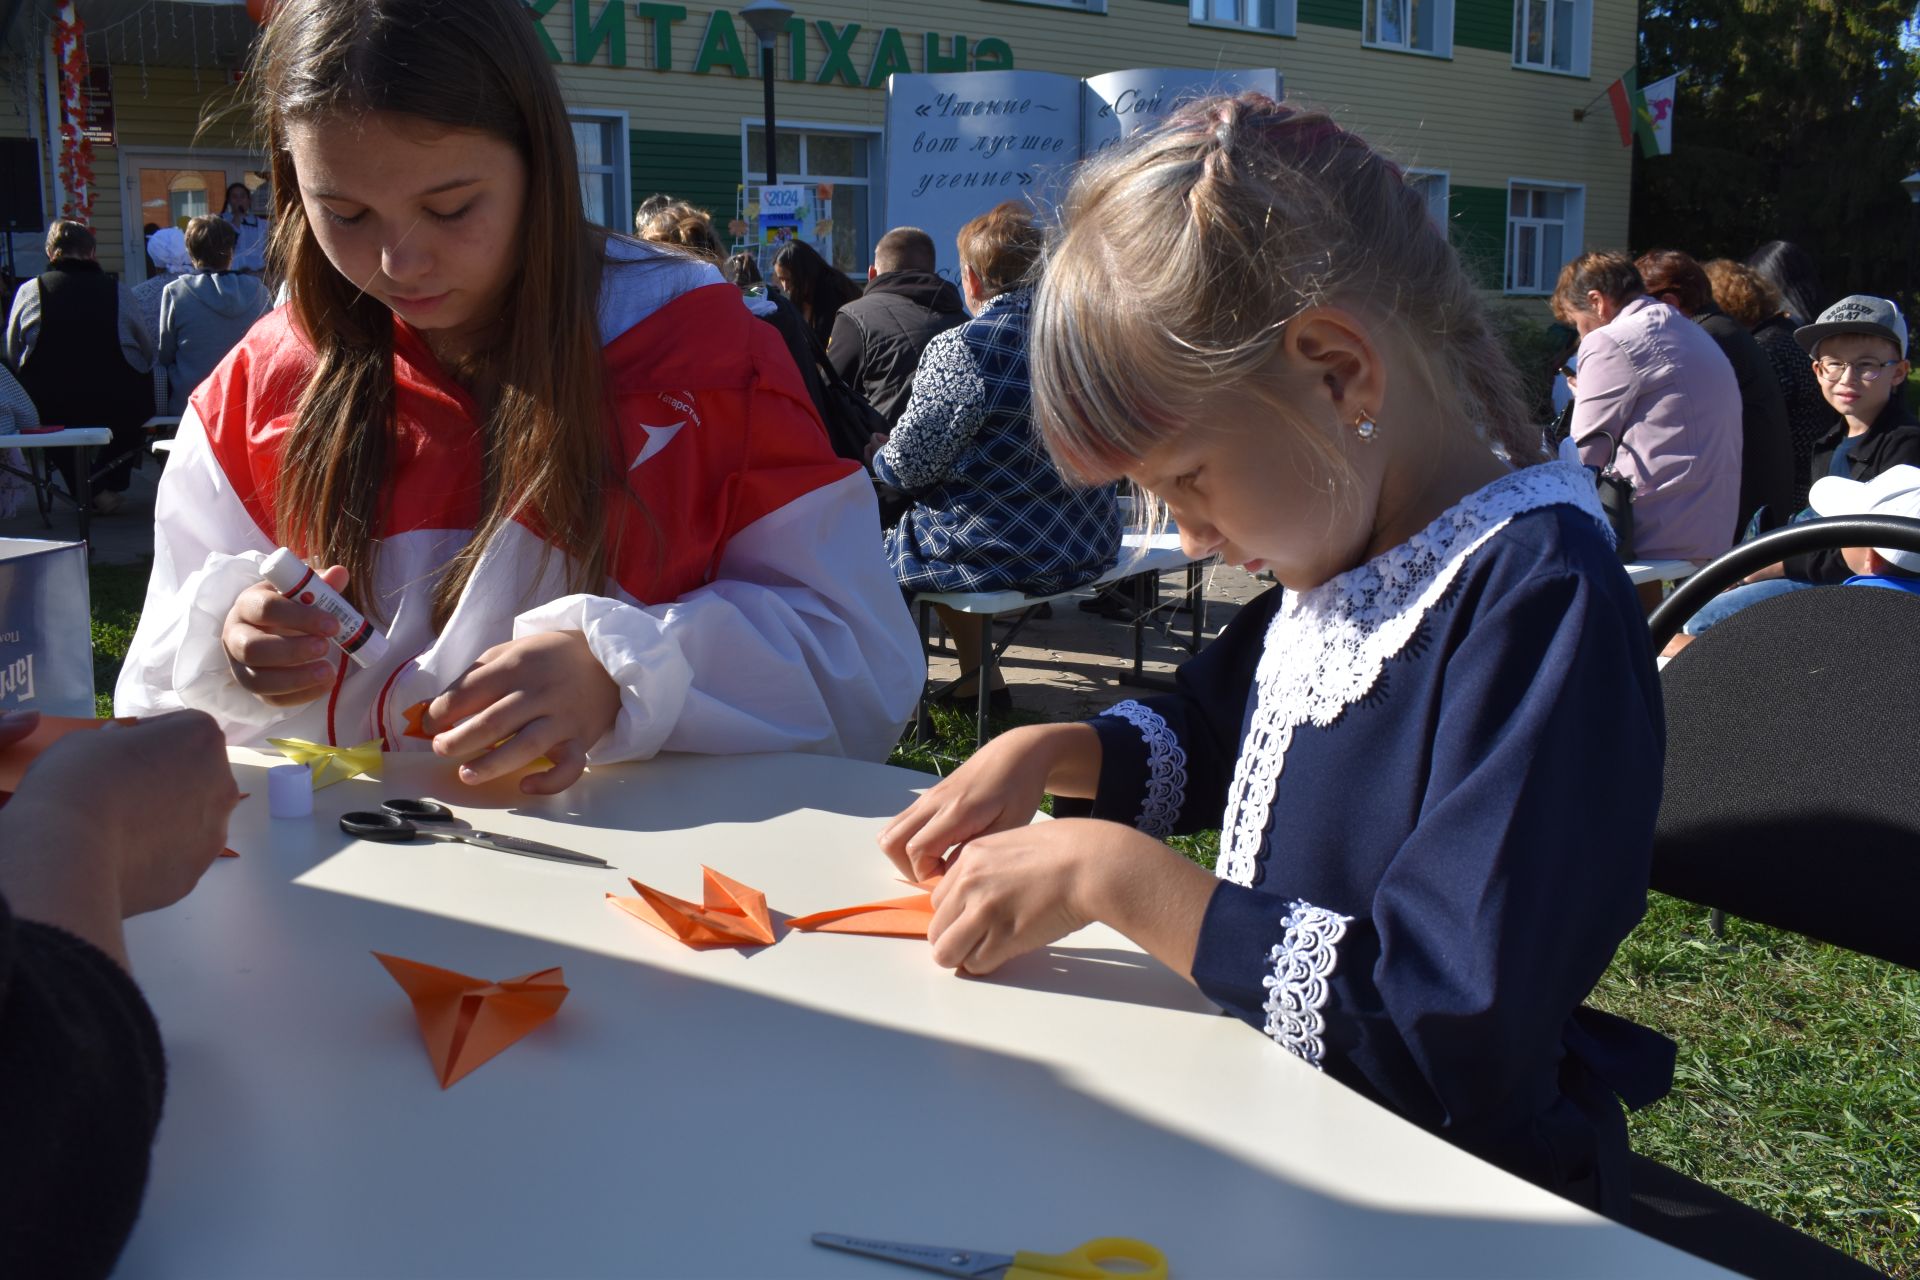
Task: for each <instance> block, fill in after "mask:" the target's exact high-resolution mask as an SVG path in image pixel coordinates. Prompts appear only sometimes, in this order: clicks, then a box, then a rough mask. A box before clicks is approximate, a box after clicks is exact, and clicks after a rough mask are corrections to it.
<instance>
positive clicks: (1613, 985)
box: [1593, 896, 1920, 1277]
mask: <svg viewBox="0 0 1920 1280" xmlns="http://www.w3.org/2000/svg"><path fill="white" fill-rule="evenodd" d="M1593 1003H1594V1004H1596V1005H1598V1006H1599V1007H1601V1008H1603V1009H1607V1010H1609V1011H1611V1012H1613V1013H1617V1014H1620V1015H1621V1016H1623V1017H1627V1018H1632V1019H1633V1020H1634V1021H1636V1022H1641V1023H1644V1024H1646V1025H1648V1026H1651V1027H1657V1028H1659V1029H1660V1030H1661V1031H1664V1032H1665V1033H1666V1034H1668V1035H1670V1036H1672V1037H1673V1038H1674V1039H1675V1040H1676V1041H1678V1042H1679V1045H1680V1061H1679V1065H1678V1067H1677V1069H1676V1071H1675V1080H1674V1088H1673V1092H1672V1094H1670V1095H1669V1096H1668V1097H1666V1098H1665V1099H1663V1100H1662V1101H1660V1102H1657V1103H1655V1104H1654V1105H1653V1106H1651V1107H1649V1108H1647V1109H1646V1110H1645V1111H1643V1112H1640V1113H1638V1114H1636V1115H1633V1116H1631V1117H1630V1118H1629V1122H1628V1123H1629V1127H1630V1129H1631V1132H1632V1135H1633V1143H1634V1146H1635V1148H1636V1149H1638V1150H1640V1151H1642V1152H1644V1153H1645V1154H1647V1155H1650V1156H1652V1157H1654V1158H1655V1159H1657V1160H1660V1161H1663V1162H1664V1163H1666V1164H1669V1165H1671V1166H1673V1167H1674V1168H1676V1169H1678V1170H1680V1171H1681V1172H1683V1173H1685V1174H1687V1175H1689V1176H1691V1177H1694V1178H1698V1179H1700V1180H1701V1181H1702V1182H1706V1183H1709V1184H1711V1185H1712V1186H1715V1187H1718V1188H1719V1189H1720V1190H1722V1191H1724V1192H1726V1193H1727V1194H1728V1195H1730V1196H1733V1197H1734V1198H1735V1199H1737V1200H1741V1201H1744V1202H1745V1203H1747V1204H1750V1205H1752V1206H1753V1207H1754V1208H1756V1209H1760V1210H1763V1211H1764V1212H1766V1213H1770V1214H1772V1215H1773V1216H1774V1217H1776V1218H1779V1219H1781V1220H1782V1221H1785V1222H1789V1223H1791V1224H1793V1225H1794V1226H1796V1227H1798V1228H1800V1229H1801V1230H1803V1231H1805V1232H1807V1233H1808V1234H1810V1235H1814V1236H1817V1237H1819V1238H1820V1239H1822V1240H1824V1241H1826V1242H1827V1243H1828V1244H1831V1245H1833V1246H1834V1247H1835V1248H1838V1249H1841V1250H1843V1251H1845V1252H1847V1253H1850V1254H1852V1255H1853V1256H1855V1257H1857V1258H1860V1259H1861V1260H1863V1261H1865V1262H1868V1263H1870V1264H1872V1265H1873V1266H1876V1267H1879V1268H1880V1269H1881V1270H1883V1271H1886V1272H1888V1273H1890V1274H1892V1275H1895V1276H1902V1277H1913V1276H1920V974H1916V973H1914V972H1913V971H1911V970H1908V969H1902V968H1900V967H1899V966H1897V965H1891V964H1883V963H1881V962H1879V961H1875V960H1869V959H1867V958H1865V957H1863V956H1860V955H1857V954H1855V953H1853V952H1850V951H1843V950H1840V949H1838V948H1835V947H1828V946H1824V945H1821V944H1818V943H1814V942H1809V941H1807V940H1806V939H1804V938H1801V937H1798V936H1796V935H1793V934H1787V933H1781V932H1779V931H1777V930H1774V929H1768V928H1765V927H1763V926H1760V925H1756V924H1750V923H1747V922H1745V921H1740V920H1729V921H1728V922H1727V928H1726V935H1725V937H1724V938H1715V937H1713V936H1712V935H1711V934H1710V933H1709V932H1708V930H1707V913H1706V912H1705V911H1703V910H1701V909H1699V908H1697V907H1694V906H1691V905H1689V904H1687V903H1683V902H1679V901H1677V900H1675V899H1671V898H1663V897H1659V896H1656V897H1655V898H1654V900H1653V902H1652V904H1651V906H1650V909H1649V910H1648V912H1647V918H1646V920H1644V921H1643V922H1642V923H1641V925H1640V927H1639V928H1638V929H1636V930H1634V932H1633V933H1632V934H1631V935H1629V936H1628V938H1627V940H1626V942H1625V943H1624V944H1623V945H1622V946H1621V948H1620V952H1619V954H1618V956H1616V957H1615V959H1614V963H1613V967H1612V968H1611V969H1609V970H1608V971H1607V974H1606V976H1605V977H1604V978H1603V979H1602V980H1601V982H1600V986H1599V988H1598V989H1597V990H1596V991H1595V993H1594V997H1593Z"/></svg>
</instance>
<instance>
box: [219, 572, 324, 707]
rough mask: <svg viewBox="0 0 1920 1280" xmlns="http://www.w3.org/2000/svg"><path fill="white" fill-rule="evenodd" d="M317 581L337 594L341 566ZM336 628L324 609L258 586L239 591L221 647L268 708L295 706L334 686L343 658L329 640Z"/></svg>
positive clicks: (241, 681)
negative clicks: (325, 584)
mask: <svg viewBox="0 0 1920 1280" xmlns="http://www.w3.org/2000/svg"><path fill="white" fill-rule="evenodd" d="M320 576H321V577H322V578H323V579H325V580H326V583H327V585H328V586H330V587H332V588H333V589H334V590H335V591H339V590H342V589H343V588H345V586H346V585H347V571H346V569H345V568H343V567H342V566H340V565H334V566H333V567H332V568H331V569H328V570H326V571H324V572H323V573H321V575H320ZM339 629H340V623H339V621H338V620H337V619H336V618H335V617H334V616H333V615H332V614H330V613H328V612H327V611H326V610H325V609H318V608H315V607H314V606H313V605H310V604H301V603H300V602H299V601H298V600H289V599H287V597H285V596H283V595H281V594H280V591H279V589H278V588H277V587H275V586H274V585H273V584H272V583H271V582H262V583H258V584H256V585H254V586H251V587H248V588H247V589H246V590H245V591H242V592H241V593H240V598H239V599H238V600H235V601H234V602H233V608H231V609H229V610H227V620H226V623H225V624H224V625H223V626H222V627H221V628H220V643H221V645H222V647H224V648H225V649H226V651H227V665H228V666H230V667H231V668H233V678H234V680H235V681H236V682H237V683H238V684H239V686H240V687H241V688H242V689H245V690H246V691H247V692H248V693H251V694H252V695H253V696H254V697H256V698H258V699H260V701H262V702H264V703H266V704H267V705H269V706H274V707H297V706H302V705H304V704H306V703H309V702H312V701H313V700H314V699H315V698H317V697H319V696H320V695H321V694H323V693H325V692H326V691H327V690H328V689H329V688H331V687H332V685H333V679H334V672H335V670H336V668H337V666H338V663H339V660H340V657H341V655H340V654H338V653H336V652H335V651H334V648H333V645H332V643H331V642H330V641H329V640H328V639H327V637H329V636H331V635H333V634H334V633H335V632H336V631H338V630H339Z"/></svg>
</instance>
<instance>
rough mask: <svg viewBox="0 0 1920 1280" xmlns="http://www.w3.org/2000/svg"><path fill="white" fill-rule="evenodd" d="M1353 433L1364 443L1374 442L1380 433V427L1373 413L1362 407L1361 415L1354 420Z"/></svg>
mask: <svg viewBox="0 0 1920 1280" xmlns="http://www.w3.org/2000/svg"><path fill="white" fill-rule="evenodd" d="M1353 434H1355V435H1356V436H1359V437H1360V439H1361V441H1362V442H1363V443H1366V444H1372V443H1373V441H1374V438H1375V437H1376V436H1378V435H1379V434H1380V428H1379V427H1377V426H1375V425H1374V422H1373V415H1372V414H1370V413H1368V412H1367V411H1366V410H1364V409H1362V410H1361V411H1360V416H1359V417H1357V418H1355V419H1354V420H1353Z"/></svg>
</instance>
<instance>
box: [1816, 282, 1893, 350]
mask: <svg viewBox="0 0 1920 1280" xmlns="http://www.w3.org/2000/svg"><path fill="white" fill-rule="evenodd" d="M1842 333H1864V334H1867V335H1869V336H1871V337H1875V338H1885V339H1886V340H1887V341H1888V342H1891V343H1892V344H1893V345H1894V346H1896V347H1898V348H1900V358H1901V359H1902V360H1904V359H1906V358H1907V318H1906V317H1905V316H1903V315H1901V314H1900V308H1898V307H1896V306H1894V305H1893V303H1892V302H1890V301H1888V300H1887V299H1885V298H1876V297H1874V296H1873V295H1872V294H1870V293H1855V294H1850V295H1849V296H1847V297H1844V298H1842V299H1840V301H1838V302H1836V303H1834V304H1833V305H1832V306H1830V307H1828V308H1827V309H1826V310H1825V311H1822V312H1821V313H1820V318H1819V319H1818V320H1815V321H1814V322H1813V323H1812V324H1809V325H1802V326H1801V327H1800V328H1798V329H1795V330H1794V331H1793V337H1794V340H1795V341H1796V342H1798V343H1799V344H1800V349H1801V350H1802V351H1804V352H1806V353H1807V354H1808V355H1812V354H1813V352H1814V348H1815V347H1818V346H1819V345H1820V343H1821V342H1822V341H1824V340H1825V339H1827V338H1831V337H1834V336H1835V335H1836V334H1842Z"/></svg>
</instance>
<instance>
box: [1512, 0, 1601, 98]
mask: <svg viewBox="0 0 1920 1280" xmlns="http://www.w3.org/2000/svg"><path fill="white" fill-rule="evenodd" d="M1528 3H1529V0H1514V4H1513V65H1514V68H1515V69H1516V70H1519V71H1538V72H1540V73H1541V74H1542V75H1549V76H1576V77H1579V78H1581V79H1585V78H1586V77H1587V76H1589V75H1590V74H1592V66H1593V0H1573V22H1574V31H1573V65H1572V66H1570V67H1556V66H1554V65H1553V13H1554V6H1553V3H1552V0H1548V4H1547V36H1546V39H1545V40H1544V41H1542V42H1541V48H1543V49H1545V50H1546V51H1547V61H1545V62H1528V61H1527V60H1526V56H1525V55H1526V48H1527V41H1526V24H1527V12H1528Z"/></svg>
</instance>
